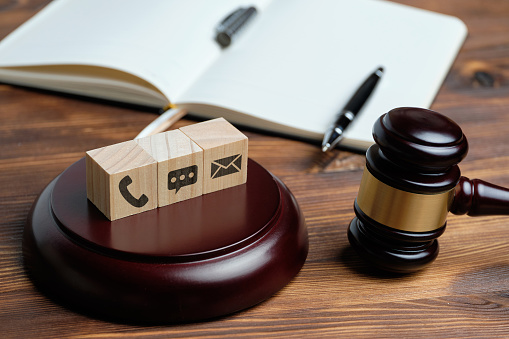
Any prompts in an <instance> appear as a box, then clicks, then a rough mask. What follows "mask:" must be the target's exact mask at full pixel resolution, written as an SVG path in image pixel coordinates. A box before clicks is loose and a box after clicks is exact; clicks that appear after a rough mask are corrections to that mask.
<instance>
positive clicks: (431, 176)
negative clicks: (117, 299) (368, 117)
mask: <svg viewBox="0 0 509 339" xmlns="http://www.w3.org/2000/svg"><path fill="white" fill-rule="evenodd" d="M373 137H374V139H375V142H376V144H375V145H373V146H371V147H370V148H369V149H368V151H367V153H366V167H367V168H368V171H369V173H370V174H371V175H373V176H374V177H375V178H377V179H378V180H380V181H381V182H383V183H384V184H386V185H388V186H390V187H393V188H394V189H397V190H401V191H405V192H410V193H417V194H426V195H432V194H433V195H436V194H440V193H446V192H448V191H450V190H457V192H456V193H455V196H454V200H453V202H452V207H451V208H450V209H449V210H452V212H453V213H455V214H465V213H468V215H471V216H475V215H488V214H509V190H508V189H505V188H502V187H498V186H496V185H493V184H489V183H487V182H484V181H482V180H478V179H474V180H472V181H470V180H469V179H467V178H464V177H462V178H461V177H460V171H459V168H458V166H457V164H458V163H459V162H460V161H461V160H463V158H464V157H465V156H466V154H467V151H468V143H467V139H466V137H465V135H463V132H462V130H461V128H460V127H459V126H458V125H457V124H456V123H455V122H454V121H452V120H451V119H449V118H447V117H446V116H444V115H442V114H440V113H437V112H435V111H432V110H428V109H422V108H412V107H401V108H395V109H393V110H391V111H390V112H388V113H386V114H384V115H383V116H381V117H380V119H378V120H377V121H376V122H375V125H374V127H373ZM379 199H389V197H385V196H383V197H379ZM379 203H380V202H379V201H373V204H379ZM447 203H448V201H444V207H443V208H446V205H447V208H449V205H448V204H447ZM391 204H392V203H391ZM393 204H397V202H394V203H393ZM354 210H355V214H356V217H355V218H354V219H353V220H352V222H351V223H350V226H349V228H348V239H349V241H350V244H351V245H352V247H353V248H355V250H356V251H357V252H358V253H359V254H360V255H361V256H362V257H363V258H365V259H366V260H367V261H368V262H370V263H372V264H374V265H375V266H377V267H379V268H381V269H384V270H388V271H391V272H397V273H411V272H415V271H418V270H421V269H423V268H425V267H426V266H427V265H429V264H431V263H432V262H433V261H434V260H435V259H436V257H437V256H438V251H439V245H438V241H437V240H436V239H437V238H438V237H439V236H441V235H442V234H443V233H444V230H445V227H446V223H444V224H443V225H441V227H439V228H435V229H432V230H429V231H426V232H416V231H413V230H411V225H409V227H408V228H407V227H405V225H397V226H398V228H396V226H395V225H389V224H387V225H384V224H382V223H379V222H377V221H375V220H374V219H373V218H371V216H369V215H368V214H366V213H365V211H362V208H361V207H360V206H359V204H358V203H357V201H356V203H355V205H354ZM403 212H406V211H405V206H403V205H402V206H401V207H400V208H396V210H395V211H394V212H391V213H395V214H398V213H403ZM430 212H431V213H433V211H430ZM412 216H413V214H412ZM408 222H412V220H409V221H408ZM439 226H440V225H439Z"/></svg>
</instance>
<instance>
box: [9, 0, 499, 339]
mask: <svg viewBox="0 0 509 339" xmlns="http://www.w3.org/2000/svg"><path fill="white" fill-rule="evenodd" d="M47 2H48V1H47V0H30V1H29V0H17V1H16V0H7V1H0V37H3V36H5V35H6V34H8V33H9V32H10V31H12V30H13V29H14V28H15V27H16V26H18V25H19V24H21V23H22V22H23V21H24V20H26V19H28V18H29V17H30V16H31V15H33V14H34V13H35V12H36V11H37V10H39V9H40V8H42V7H43V5H44V4H45V3H47ZM397 2H401V3H406V4H409V5H413V6H416V7H420V8H425V9H429V10H433V11H438V12H442V13H445V14H450V15H455V16H457V17H459V18H460V19H462V20H463V21H464V22H465V23H466V25H467V27H468V29H469V35H468V38H467V40H466V42H465V45H464V47H463V48H462V50H461V51H460V54H459V55H458V57H457V59H456V61H455V63H454V64H453V66H452V69H451V72H450V73H449V75H448V76H447V78H446V80H445V82H444V85H443V86H442V87H441V89H440V91H439V93H438V95H437V97H436V100H435V101H434V103H433V105H432V107H431V108H432V109H435V110H437V111H439V112H441V113H443V114H445V115H447V116H449V117H451V118H452V119H454V120H455V121H456V122H457V123H458V124H459V125H460V126H461V127H462V129H463V131H464V132H465V134H466V135H467V137H468V140H469V145H470V151H469V154H468V155H467V157H466V159H465V160H464V161H463V162H462V164H461V166H460V167H461V169H462V174H463V175H465V176H467V177H470V178H476V177H477V178H481V179H484V180H487V181H490V182H493V183H495V184H498V185H502V186H506V187H508V186H509V170H508V168H509V133H508V126H509V2H506V1H497V0H482V1H481V0H449V1H438V0H399V1H397ZM428 52H429V53H439V52H440V51H428ZM154 118H155V115H154V114H153V113H152V112H150V111H148V110H142V109H138V108H134V107H124V106H114V105H107V104H105V103H101V102H96V101H87V100H82V99H79V98H76V97H71V96H63V95H55V94H52V93H48V92H43V91H35V90H28V89H24V88H19V87H14V86H9V85H1V84H0V206H1V207H2V208H0V333H1V335H2V337H4V338H26V337H38V338H54V337H60V338H63V337H81V338H83V337H85V338H111V337H126V338H134V337H137V338H138V337H143V338H168V337H172V338H183V337H186V338H189V337H203V338H227V337H239V336H246V337H252V338H262V337H263V338H266V337H285V338H297V337H299V338H300V337H312V338H314V337H332V338H337V337H349V338H352V337H359V338H366V337H387V338H388V337H399V338H401V337H404V338H412V337H432V338H437V337H440V338H458V337H462V338H476V337H477V338H485V337H491V338H493V337H501V338H503V337H508V336H509V241H508V240H507V239H509V219H508V218H507V217H502V216H493V217H477V218H469V217H466V216H453V215H451V216H449V217H448V226H447V230H446V231H445V234H444V235H443V236H442V237H440V240H439V241H440V245H441V253H440V255H439V256H438V259H437V260H436V261H435V262H434V263H433V264H432V265H431V266H430V267H429V268H428V269H426V270H424V271H422V272H419V273H417V274H414V275H410V276H397V275H389V274H385V273H380V272H376V271H374V270H373V269H371V268H370V267H368V266H367V265H366V264H365V263H363V262H362V261H361V260H360V259H359V258H358V257H357V256H356V255H355V253H353V251H352V250H351V248H350V246H349V244H348V241H347V239H346V228H347V226H348V223H349V222H350V220H351V219H352V217H353V209H352V205H353V201H354V199H355V197H356V195H357V190H358V187H359V184H360V180H361V176H362V170H363V167H364V157H363V156H362V155H359V154H354V153H349V152H346V151H334V152H332V153H330V154H326V155H323V154H321V151H320V149H319V147H318V146H317V145H311V144H308V143H304V142H300V141H296V140H290V139H285V138H281V137H278V136H272V135H266V134H260V133H257V132H255V131H250V130H242V131H243V132H244V133H245V134H246V135H247V136H248V137H249V156H250V157H251V158H253V159H254V160H255V161H257V162H259V163H260V164H262V165H263V166H264V167H266V168H267V169H268V170H270V171H271V172H272V173H274V174H275V175H277V176H278V177H279V178H281V179H282V180H283V181H284V182H285V184H286V185H287V186H288V187H289V188H290V189H291V190H292V192H293V193H294V195H295V196H296V198H297V200H298V202H299V204H300V206H301V209H302V212H303V214H304V216H305V218H306V222H307V225H308V230H309V239H310V252H309V256H308V259H307V261H306V264H305V265H304V268H303V269H302V271H301V272H300V274H299V275H298V276H297V277H296V278H295V279H294V280H293V281H292V282H291V283H290V284H289V285H288V286H287V287H285V288H284V289H283V290H281V291H280V292H279V293H277V294H276V295H275V296H274V297H273V298H271V299H269V300H267V301H266V302H263V303H262V304H260V305H258V306H256V307H254V308H251V309H249V310H246V311H243V312H240V313H237V314H234V315H232V316H229V317H225V318H222V319H217V320H215V321H210V322H204V323H198V324H184V325H174V326H156V327H139V326H130V325H127V324H116V323H109V322H103V321H100V320H97V319H94V318H91V317H87V316H84V315H81V314H77V313H74V312H72V311H69V310H67V309H65V308H63V307H61V306H59V305H57V304H55V303H53V302H52V301H51V300H49V299H47V298H46V297H45V296H44V295H42V294H40V293H39V292H38V291H37V290H36V289H35V288H34V287H33V285H32V283H31V282H30V280H29V278H28V277H27V275H26V272H25V271H24V268H23V261H22V253H21V236H22V232H23V227H24V223H25V219H26V216H27V214H28V211H29V209H30V206H31V205H32V203H33V201H34V200H35V199H36V197H37V195H38V194H39V192H40V191H41V190H42V189H43V188H44V187H45V186H46V185H47V184H48V182H49V181H51V180H52V179H53V178H54V177H55V176H56V175H58V174H59V173H60V172H61V171H63V170H64V169H65V168H67V166H69V165H70V164H72V163H73V162H75V161H77V160H78V159H80V158H81V157H83V156H84V152H85V151H87V150H90V149H95V148H98V147H102V146H106V145H110V144H114V143H117V142H121V141H125V140H129V139H133V138H134V137H135V136H136V135H137V134H138V133H139V131H141V130H142V129H143V128H144V127H145V126H146V125H148V124H149V123H150V122H151V121H152V120H153V119H154ZM194 122H195V121H192V120H189V119H185V120H181V121H179V122H178V123H177V124H176V125H175V126H174V128H179V127H182V126H185V125H189V124H191V123H194ZM172 128H173V127H172Z"/></svg>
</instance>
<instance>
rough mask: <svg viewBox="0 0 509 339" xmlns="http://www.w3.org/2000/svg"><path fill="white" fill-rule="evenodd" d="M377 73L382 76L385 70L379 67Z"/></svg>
mask: <svg viewBox="0 0 509 339" xmlns="http://www.w3.org/2000/svg"><path fill="white" fill-rule="evenodd" d="M375 73H381V74H379V75H382V74H383V73H384V68H383V67H378V69H377V70H376V72H375Z"/></svg>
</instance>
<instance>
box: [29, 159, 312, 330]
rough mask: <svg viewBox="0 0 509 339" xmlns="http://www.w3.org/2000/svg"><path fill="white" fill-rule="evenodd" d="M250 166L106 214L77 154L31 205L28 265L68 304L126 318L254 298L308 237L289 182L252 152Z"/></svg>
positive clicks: (170, 318)
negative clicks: (243, 178)
mask: <svg viewBox="0 0 509 339" xmlns="http://www.w3.org/2000/svg"><path fill="white" fill-rule="evenodd" d="M248 172H249V173H248V181H247V183H246V184H245V185H240V186H236V187H233V188H230V189H226V190H221V191H218V192H214V193H210V194H205V195H203V196H200V197H198V198H194V199H189V200H186V201H183V202H181V203H178V204H173V205H168V206H165V207H161V208H159V209H156V210H152V211H147V212H143V213H140V214H137V215H134V216H130V217H126V218H122V219H119V220H115V221H113V222H111V221H109V220H108V219H107V218H106V217H105V216H104V215H103V214H102V213H101V212H100V211H99V210H98V209H97V208H96V207H95V206H94V205H93V204H91V203H90V202H89V201H88V200H87V195H86V179H85V178H86V176H85V160H84V158H83V159H81V160H80V161H78V162H76V163H75V164H73V165H71V166H70V167H69V168H68V169H67V170H65V171H64V172H63V173H62V174H61V175H60V176H59V177H58V178H57V179H55V180H54V181H52V182H51V183H50V184H49V185H48V187H47V188H45V189H44V191H43V192H42V194H41V196H40V197H39V198H38V199H37V201H36V203H35V204H34V206H33V208H32V211H31V212H30V214H29V218H28V222H27V226H26V229H25V232H24V243H23V253H24V257H25V264H26V266H27V268H28V271H29V274H30V275H31V276H32V278H33V280H34V282H35V283H36V284H37V285H38V286H39V287H40V289H41V290H42V291H44V292H45V293H47V294H48V295H50V296H52V297H53V298H54V299H55V300H56V301H58V302H60V303H62V304H64V305H66V306H67V307H69V308H70V309H73V310H78V311H82V312H86V313H87V314H89V315H91V316H94V317H101V318H103V319H109V320H116V321H126V322H130V323H151V324H167V323H175V322H189V321H198V320H204V319H209V318H214V317H219V316H224V315H227V314H230V313H233V312H236V311H239V310H242V309H245V308H247V307H250V306H253V305H255V304H258V303H260V302H262V301H263V300H265V299H267V298H268V297H270V296H271V295H272V294H274V293H275V292H277V291H278V290H280V289H281V288H283V287H284V286H285V285H286V284H287V283H288V282H289V281H290V280H291V279H292V278H293V277H294V276H295V275H296V274H297V273H298V272H299V270H300V269H301V267H302V265H303V264H304V261H305V259H306V255H307V251H308V238H307V232H306V228H305V224H304V219H303V217H302V215H301V213H300V210H299V208H298V206H297V204H296V202H295V199H294V198H293V196H292V195H291V193H290V192H289V191H288V189H287V188H286V187H285V186H284V185H283V184H282V183H281V182H280V181H279V180H277V178H274V177H273V176H272V175H270V173H268V172H267V171H266V170H265V169H264V168H263V167H261V166H260V165H259V164H257V163H256V162H254V161H251V160H250V161H249V164H248ZM239 296H242V297H239Z"/></svg>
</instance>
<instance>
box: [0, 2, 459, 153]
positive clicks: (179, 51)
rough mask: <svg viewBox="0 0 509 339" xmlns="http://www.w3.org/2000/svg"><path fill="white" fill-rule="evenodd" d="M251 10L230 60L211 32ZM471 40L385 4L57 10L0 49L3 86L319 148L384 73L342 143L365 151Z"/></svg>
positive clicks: (61, 5) (447, 22)
mask: <svg viewBox="0 0 509 339" xmlns="http://www.w3.org/2000/svg"><path fill="white" fill-rule="evenodd" d="M244 5H254V6H255V7H256V8H257V9H258V15H257V16H256V17H255V18H254V19H253V20H252V21H251V22H250V23H249V25H248V27H246V28H245V29H244V31H243V32H242V34H241V35H240V36H239V37H238V39H236V41H234V43H233V44H232V45H231V46H230V47H228V48H226V49H222V48H221V47H220V46H219V45H218V44H217V43H216V41H215V40H214V29H215V27H216V25H217V24H218V23H219V22H220V21H221V20H222V19H223V18H224V17H225V16H226V15H227V14H228V13H230V12H232V11H233V10H235V9H237V8H238V7H239V6H244ZM465 36H466V28H465V25H464V24H463V23H462V22H461V21H460V20H458V19H457V18H454V17H450V16H446V15H442V14H437V13H432V12H429V11H424V10H420V9H415V8H411V7H408V6H403V5H400V4H395V3H391V2H388V1H383V0H352V1H346V0H316V1H309V0H292V1H282V0H279V1H278V0H272V1H269V0H252V1H244V0H216V1H208V0H186V1H179V0H150V1H147V0H130V1H123V0H108V1H104V0H86V1H83V0H58V1H53V2H52V3H50V4H49V5H48V6H47V7H46V8H44V9H43V10H42V11H41V12H40V13H38V14H37V15H36V16H35V17H33V18H32V19H30V20H29V21H28V22H26V23H25V24H23V25H22V26H21V27H20V28H18V29H17V30H16V31H14V32H13V33H11V34H10V35H9V36H8V37H6V38H5V39H4V40H3V41H2V42H1V43H0V81H2V82H5V83H12V84H18V85H24V86H31V87H39V88H45V89H51V90H57V91H62V92H68V93H75V94H81V95H86V96H91V97H98V98H104V99H110V100H117V101H122V102H128V103H134V104H141V105H149V106H159V107H163V106H166V105H167V104H168V103H169V102H170V101H171V102H172V103H174V104H177V105H178V106H180V107H183V108H186V109H187V110H188V111H190V112H192V113H194V114H196V115H198V116H201V117H204V118H212V117H219V116H222V117H224V118H226V119H227V120H229V121H231V122H233V123H237V124H241V125H248V126H252V127H255V128H260V129H265V130H269V131H273V132H279V133H283V134H287V135H293V136H297V137H302V138H306V139H311V140H321V138H322V137H323V133H324V132H325V130H326V129H327V127H328V126H329V124H330V123H331V122H333V120H334V116H335V114H336V113H337V112H338V111H339V110H340V109H341V108H342V106H343V105H344V104H345V103H346V102H347V101H348V99H349V97H350V96H351V95H352V94H353V93H354V92H355V90H356V89H357V87H358V86H359V85H360V84H361V83H362V82H363V81H364V79H365V78H366V77H367V76H368V75H369V74H370V73H372V72H373V71H374V70H375V69H377V68H378V67H379V66H382V67H383V68H384V77H383V78H382V80H381V81H380V82H379V84H378V86H377V88H376V90H375V92H374V93H373V96H372V97H371V98H370V99H369V101H368V102H367V103H366V105H365V106H364V108H363V109H362V111H361V113H360V114H359V116H358V119H356V121H355V122H354V123H353V124H352V125H351V127H350V128H349V129H348V130H347V132H346V134H345V139H344V140H343V145H345V146H349V147H354V148H358V149H365V148H367V147H368V146H369V145H370V144H371V143H372V142H373V141H372V137H371V128H372V125H373V122H374V121H375V119H376V118H377V117H378V116H379V115H381V114H383V113H385V112H387V111H388V110H390V109H392V108H395V107H401V106H419V107H428V106H429V105H430V104H431V102H432V100H433V98H434V96H435V94H436V92H437V91H438V89H439V87H440V85H441V83H442V81H443V79H444V77H445V76H446V74H447V72H448V70H449V68H450V66H451V64H452V62H453V61H454V58H455V56H456V54H457V53H458V50H459V49H460V47H461V45H462V43H463V40H464V38H465Z"/></svg>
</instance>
